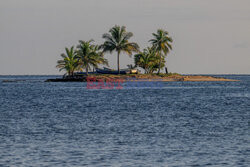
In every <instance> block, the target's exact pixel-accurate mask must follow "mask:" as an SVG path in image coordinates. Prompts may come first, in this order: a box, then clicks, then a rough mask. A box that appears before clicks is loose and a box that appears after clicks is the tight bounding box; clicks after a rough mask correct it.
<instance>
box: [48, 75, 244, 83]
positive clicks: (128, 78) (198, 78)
mask: <svg viewBox="0 0 250 167" xmlns="http://www.w3.org/2000/svg"><path fill="white" fill-rule="evenodd" d="M88 78H94V79H95V80H96V81H98V80H103V81H108V80H123V81H124V82H177V81H180V82H185V81H192V82H207V81H224V82H225V81H228V82H235V81H239V80H234V79H226V78H222V77H213V76H209V75H169V76H158V75H145V74H140V75H105V74H103V75H89V76H83V77H80V78H55V79H48V80H46V81H45V82H87V79H88Z"/></svg>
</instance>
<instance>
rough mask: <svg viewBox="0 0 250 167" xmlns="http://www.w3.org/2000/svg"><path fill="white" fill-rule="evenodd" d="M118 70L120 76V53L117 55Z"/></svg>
mask: <svg viewBox="0 0 250 167" xmlns="http://www.w3.org/2000/svg"><path fill="white" fill-rule="evenodd" d="M117 70H118V74H120V51H118V54H117Z"/></svg>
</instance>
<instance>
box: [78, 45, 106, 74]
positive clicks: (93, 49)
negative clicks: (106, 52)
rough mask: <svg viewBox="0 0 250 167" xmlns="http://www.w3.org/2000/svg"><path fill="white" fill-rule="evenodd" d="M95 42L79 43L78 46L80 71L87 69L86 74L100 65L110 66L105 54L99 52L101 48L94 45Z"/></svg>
mask: <svg viewBox="0 0 250 167" xmlns="http://www.w3.org/2000/svg"><path fill="white" fill-rule="evenodd" d="M92 42H93V40H90V41H79V45H78V46H77V48H78V50H77V55H78V59H79V67H80V69H85V70H86V74H87V75H88V71H89V70H90V69H91V67H93V68H97V67H98V65H99V64H104V65H108V61H107V59H105V58H104V56H103V53H102V52H101V51H99V48H100V47H99V46H97V45H93V44H92Z"/></svg>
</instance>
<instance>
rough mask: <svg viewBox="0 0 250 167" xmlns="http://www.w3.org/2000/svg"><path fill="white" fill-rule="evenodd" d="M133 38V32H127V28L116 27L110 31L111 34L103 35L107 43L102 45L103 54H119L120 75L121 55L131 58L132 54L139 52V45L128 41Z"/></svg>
mask: <svg viewBox="0 0 250 167" xmlns="http://www.w3.org/2000/svg"><path fill="white" fill-rule="evenodd" d="M132 36H133V33H132V32H127V31H126V27H125V26H122V27H120V26H117V25H116V26H114V27H113V28H111V29H110V30H109V33H105V34H103V36H102V37H103V38H104V39H105V42H104V44H103V45H101V48H103V52H104V53H105V52H110V53H112V52H113V51H116V52H117V69H118V73H119V74H120V54H121V52H124V53H126V54H128V55H129V56H131V55H132V52H137V51H138V50H139V46H138V44H137V43H134V42H129V41H128V40H129V39H130V38H131V37H132Z"/></svg>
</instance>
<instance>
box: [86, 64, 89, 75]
mask: <svg viewBox="0 0 250 167" xmlns="http://www.w3.org/2000/svg"><path fill="white" fill-rule="evenodd" d="M86 74H87V75H88V74H89V65H88V64H87V66H86Z"/></svg>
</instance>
